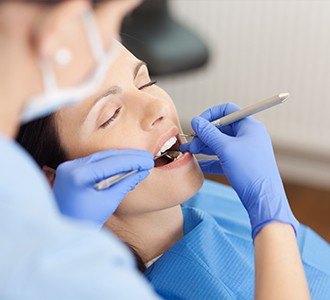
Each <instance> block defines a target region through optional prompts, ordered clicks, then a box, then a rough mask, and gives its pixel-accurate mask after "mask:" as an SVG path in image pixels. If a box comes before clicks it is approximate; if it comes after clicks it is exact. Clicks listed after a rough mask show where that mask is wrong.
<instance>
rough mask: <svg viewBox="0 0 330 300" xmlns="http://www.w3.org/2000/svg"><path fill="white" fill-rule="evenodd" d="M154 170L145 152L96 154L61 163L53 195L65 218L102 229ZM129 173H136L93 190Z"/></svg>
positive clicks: (111, 151) (107, 151)
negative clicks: (98, 184) (97, 185)
mask: <svg viewBox="0 0 330 300" xmlns="http://www.w3.org/2000/svg"><path fill="white" fill-rule="evenodd" d="M153 167H154V160H153V155H152V153H150V152H147V151H142V150H106V151H101V152H97V153H94V154H92V155H90V156H88V157H84V158H79V159H75V160H72V161H68V162H65V163H63V164H61V165H60V166H59V167H58V168H57V170H56V178H55V182H54V187H53V190H54V195H55V198H56V201H57V204H58V206H59V208H60V211H61V212H62V213H63V214H64V215H66V216H69V217H72V218H74V219H78V220H84V221H90V222H92V223H94V224H96V225H98V226H99V227H102V225H103V224H104V223H105V221H106V220H107V219H108V218H109V217H110V216H111V215H112V214H113V212H114V211H115V210H116V209H117V207H118V205H119V204H120V203H121V201H122V200H123V199H124V198H125V196H126V194H127V193H128V192H129V191H131V190H133V189H134V188H135V186H136V185H137V184H138V183H140V182H141V181H142V180H144V179H145V178H146V177H147V176H148V175H149V170H150V169H151V168H153ZM132 170H138V172H137V173H136V174H133V175H131V176H129V177H127V178H125V179H123V180H121V181H119V182H118V183H116V184H114V185H113V186H111V187H109V188H107V189H105V190H102V191H97V190H95V189H94V185H95V184H96V183H98V182H100V181H102V180H103V179H107V178H109V177H111V176H113V175H117V174H120V173H125V172H129V171H132Z"/></svg>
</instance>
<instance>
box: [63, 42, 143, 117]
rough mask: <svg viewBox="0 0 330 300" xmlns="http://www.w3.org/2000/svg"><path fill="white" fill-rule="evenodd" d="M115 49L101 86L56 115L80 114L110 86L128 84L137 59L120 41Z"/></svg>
mask: <svg viewBox="0 0 330 300" xmlns="http://www.w3.org/2000/svg"><path fill="white" fill-rule="evenodd" d="M117 43H118V45H116V47H118V48H117V51H116V54H115V58H114V61H113V62H112V64H111V66H110V68H109V71H108V74H107V76H106V77H105V79H104V81H103V83H102V86H101V87H100V88H99V89H98V90H97V91H96V92H95V94H94V95H92V96H91V97H89V98H86V99H85V100H83V101H81V102H79V103H77V104H75V105H72V106H68V107H65V108H63V109H61V110H60V111H59V112H58V113H57V115H58V116H60V115H62V116H64V115H71V116H72V114H81V113H83V112H84V111H85V110H86V108H88V107H90V106H91V104H92V103H93V102H94V101H95V99H96V98H97V97H99V96H100V95H102V94H104V93H105V92H106V91H107V90H108V89H109V87H110V86H113V85H116V86H120V87H121V88H123V89H124V88H125V85H127V84H129V83H130V82H131V81H132V78H133V71H134V67H135V66H136V64H137V62H138V61H139V60H138V59H137V58H136V57H135V56H134V55H133V54H132V53H131V52H129V51H128V50H127V49H126V48H125V47H124V46H123V45H122V44H121V43H119V42H117Z"/></svg>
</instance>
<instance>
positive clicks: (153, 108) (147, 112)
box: [140, 95, 170, 131]
mask: <svg viewBox="0 0 330 300" xmlns="http://www.w3.org/2000/svg"><path fill="white" fill-rule="evenodd" d="M142 97H143V96H142ZM140 104H141V113H142V114H141V119H140V122H141V127H142V129H143V130H145V131H151V130H153V129H155V128H157V127H159V126H160V125H162V124H163V122H164V121H166V119H167V118H168V117H169V114H170V107H169V104H168V102H167V101H166V100H163V99H160V98H157V97H153V96H151V95H145V96H144V97H143V99H142V101H141V102H140Z"/></svg>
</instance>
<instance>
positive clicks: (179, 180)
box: [115, 154, 204, 215]
mask: <svg viewBox="0 0 330 300" xmlns="http://www.w3.org/2000/svg"><path fill="white" fill-rule="evenodd" d="M189 155H190V157H188V158H185V159H186V160H187V161H186V162H185V163H184V164H182V165H181V166H178V167H177V168H168V169H166V168H165V169H157V168H154V169H153V170H152V171H151V172H150V175H149V177H147V179H145V180H144V181H143V182H141V183H139V184H138V185H137V187H136V188H135V189H134V190H133V191H131V192H129V193H128V194H127V196H126V197H125V199H124V200H123V201H122V203H121V204H120V206H119V207H118V209H117V210H116V213H115V214H116V215H139V214H144V213H151V212H155V211H160V210H164V209H168V208H171V207H174V206H177V205H180V204H182V203H184V202H185V201H187V200H188V199H189V198H191V197H192V196H193V195H195V194H196V193H197V191H198V190H199V189H200V188H201V186H202V184H203V181H204V176H203V173H202V171H201V169H200V167H199V165H198V163H197V160H196V159H195V157H194V156H193V155H191V154H189Z"/></svg>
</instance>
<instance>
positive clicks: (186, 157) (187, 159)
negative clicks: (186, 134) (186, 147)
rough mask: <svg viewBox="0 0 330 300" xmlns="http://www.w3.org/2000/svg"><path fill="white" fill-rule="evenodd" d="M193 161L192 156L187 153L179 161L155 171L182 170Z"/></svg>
mask: <svg viewBox="0 0 330 300" xmlns="http://www.w3.org/2000/svg"><path fill="white" fill-rule="evenodd" d="M192 159H193V156H192V154H191V153H189V152H185V153H183V155H182V156H181V157H180V158H179V159H177V160H175V161H173V162H171V163H169V164H167V165H164V166H161V167H157V168H155V169H156V170H171V169H176V168H181V167H182V166H184V165H186V164H188V163H189V162H190V161H191V160H192Z"/></svg>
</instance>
